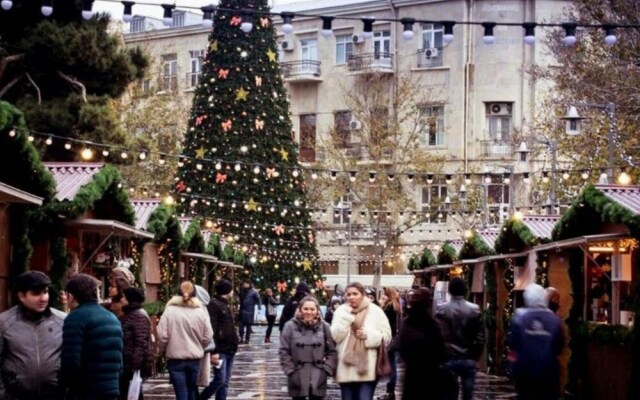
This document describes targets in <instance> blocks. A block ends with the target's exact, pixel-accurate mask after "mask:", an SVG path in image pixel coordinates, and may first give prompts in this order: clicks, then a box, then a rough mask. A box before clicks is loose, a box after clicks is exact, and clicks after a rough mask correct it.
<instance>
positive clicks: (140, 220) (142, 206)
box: [131, 199, 160, 230]
mask: <svg viewBox="0 0 640 400" xmlns="http://www.w3.org/2000/svg"><path fill="white" fill-rule="evenodd" d="M131 205H133V210H134V212H135V213H136V225H135V227H136V229H143V230H147V225H148V223H149V218H151V214H153V212H154V211H155V210H156V209H157V208H158V207H159V206H160V200H159V199H132V200H131Z"/></svg>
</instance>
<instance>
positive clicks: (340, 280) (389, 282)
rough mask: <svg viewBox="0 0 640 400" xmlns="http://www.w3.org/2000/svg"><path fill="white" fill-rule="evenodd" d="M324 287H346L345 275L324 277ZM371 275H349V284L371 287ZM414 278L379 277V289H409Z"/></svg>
mask: <svg viewBox="0 0 640 400" xmlns="http://www.w3.org/2000/svg"><path fill="white" fill-rule="evenodd" d="M325 278H326V280H325V282H324V286H325V287H334V286H335V285H336V284H340V285H342V287H345V286H346V285H347V275H325ZM373 278H374V276H373V275H351V277H350V279H349V281H350V282H360V283H362V284H363V285H365V286H370V285H373ZM414 279H415V278H414V276H413V275H412V274H407V275H384V274H382V275H380V286H381V287H393V288H396V289H409V288H410V287H411V285H413V281H414Z"/></svg>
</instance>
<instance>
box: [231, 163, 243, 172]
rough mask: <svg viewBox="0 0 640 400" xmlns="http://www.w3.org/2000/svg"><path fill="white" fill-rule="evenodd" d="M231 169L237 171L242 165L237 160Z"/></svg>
mask: <svg viewBox="0 0 640 400" xmlns="http://www.w3.org/2000/svg"><path fill="white" fill-rule="evenodd" d="M233 169H234V170H236V172H237V171H240V170H241V169H242V166H241V165H240V163H239V162H237V163H236V165H235V166H234V167H233Z"/></svg>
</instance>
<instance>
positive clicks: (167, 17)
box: [160, 4, 176, 26]
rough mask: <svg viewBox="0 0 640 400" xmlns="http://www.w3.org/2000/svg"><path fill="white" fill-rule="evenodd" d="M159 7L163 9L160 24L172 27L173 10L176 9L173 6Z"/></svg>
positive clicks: (163, 5) (164, 5)
mask: <svg viewBox="0 0 640 400" xmlns="http://www.w3.org/2000/svg"><path fill="white" fill-rule="evenodd" d="M160 6H161V7H162V8H163V9H164V13H163V15H162V23H163V24H164V26H171V25H173V10H174V9H175V8H176V6H175V4H161V5H160Z"/></svg>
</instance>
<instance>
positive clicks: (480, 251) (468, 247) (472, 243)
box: [459, 232, 496, 260]
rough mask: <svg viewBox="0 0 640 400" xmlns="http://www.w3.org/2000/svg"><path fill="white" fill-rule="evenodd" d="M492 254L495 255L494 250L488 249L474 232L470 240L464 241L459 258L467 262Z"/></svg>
mask: <svg viewBox="0 0 640 400" xmlns="http://www.w3.org/2000/svg"><path fill="white" fill-rule="evenodd" d="M493 254H496V252H495V250H494V249H492V248H491V247H489V246H488V245H487V244H486V243H485V241H484V240H482V238H481V237H480V235H478V233H477V232H474V233H473V235H472V236H471V237H470V238H468V239H467V240H465V242H464V245H463V246H462V249H460V255H459V258H460V259H461V260H467V259H474V258H480V257H484V256H490V255H493Z"/></svg>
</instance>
